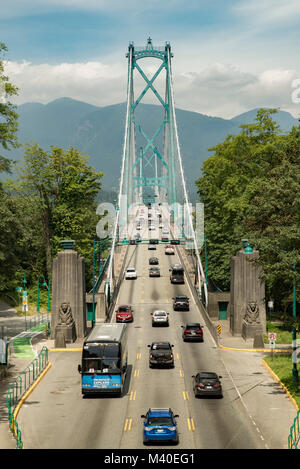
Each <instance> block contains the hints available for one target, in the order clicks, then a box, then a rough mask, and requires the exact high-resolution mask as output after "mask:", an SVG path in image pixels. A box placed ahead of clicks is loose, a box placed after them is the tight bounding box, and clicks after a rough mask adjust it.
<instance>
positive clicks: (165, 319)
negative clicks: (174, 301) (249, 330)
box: [151, 310, 169, 326]
mask: <svg viewBox="0 0 300 469" xmlns="http://www.w3.org/2000/svg"><path fill="white" fill-rule="evenodd" d="M151 315H152V326H169V314H168V313H167V312H166V311H162V310H157V311H154V312H153V313H151Z"/></svg>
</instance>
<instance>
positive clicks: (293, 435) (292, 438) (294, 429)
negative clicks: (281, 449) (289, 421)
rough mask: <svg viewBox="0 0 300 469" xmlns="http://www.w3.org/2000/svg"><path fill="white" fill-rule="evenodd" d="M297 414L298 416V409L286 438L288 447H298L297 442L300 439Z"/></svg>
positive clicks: (299, 424) (299, 411)
mask: <svg viewBox="0 0 300 469" xmlns="http://www.w3.org/2000/svg"><path fill="white" fill-rule="evenodd" d="M299 416H300V409H299V410H298V412H297V415H296V417H295V419H294V423H293V425H292V426H291V428H290V434H289V438H288V447H289V449H299V448H298V443H299V439H300V431H299V428H300V422H299Z"/></svg>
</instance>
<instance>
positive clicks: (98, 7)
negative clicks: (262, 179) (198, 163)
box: [0, 0, 300, 118]
mask: <svg viewBox="0 0 300 469" xmlns="http://www.w3.org/2000/svg"><path fill="white" fill-rule="evenodd" d="M299 26H300V1H299V0H260V1H259V0H251V1H249V0H210V1H207V0H206V1H203V0H190V1H189V2H186V0H164V1H162V0H152V1H150V2H141V1H140V0H127V1H123V0H122V1H121V0H11V1H10V2H6V3H5V5H2V6H1V16H0V31H1V34H0V41H3V42H5V44H6V45H7V47H8V49H9V51H8V54H7V56H6V60H7V64H6V72H7V74H8V75H9V77H10V79H11V81H12V82H13V83H15V84H16V85H17V86H18V87H19V90H20V91H19V96H18V98H17V99H16V102H17V103H18V104H19V103H23V102H28V101H37V102H42V103H47V102H49V101H51V100H53V99H56V98H59V97H63V96H69V97H71V98H74V99H79V100H82V101H86V102H89V103H91V104H96V105H100V106H101V105H102V106H104V105H109V104H115V103H118V102H123V101H125V99H126V81H127V63H126V58H125V54H126V51H127V48H128V44H129V41H133V42H134V43H135V45H136V46H141V45H144V44H146V40H147V37H148V36H149V35H150V36H151V37H152V39H153V43H154V44H155V45H164V44H165V42H166V41H169V42H170V43H171V47H172V51H173V53H174V59H173V81H174V89H175V100H176V106H177V107H180V108H182V109H188V110H192V111H196V112H201V113H204V114H209V115H215V116H220V117H226V118H229V117H233V116H234V115H236V114H239V113H241V112H244V111H247V110H249V109H252V108H255V107H259V106H268V107H271V106H272V107H280V108H281V109H284V110H288V111H289V112H291V113H292V114H293V115H294V116H298V115H299V114H300V105H299V103H295V102H293V100H292V98H291V95H292V91H293V89H294V88H293V83H295V80H297V79H299V78H300V64H299V30H300V27H299ZM149 67H150V68H149V70H150V71H151V70H152V68H151V67H153V65H152V64H151V65H149ZM299 96H300V92H299Z"/></svg>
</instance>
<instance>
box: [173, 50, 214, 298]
mask: <svg viewBox="0 0 300 469" xmlns="http://www.w3.org/2000/svg"><path fill="white" fill-rule="evenodd" d="M168 65H169V67H168V68H169V73H170V89H171V101H172V103H171V106H172V111H173V112H172V114H173V120H174V129H175V138H176V145H177V152H178V160H179V168H180V174H181V179H182V185H183V192H184V200H185V203H186V207H187V211H188V220H189V224H190V229H191V233H192V236H193V241H194V247H195V253H196V257H197V264H198V265H197V267H198V278H199V281H200V287H201V285H202V281H203V280H202V279H204V278H205V276H204V271H203V267H202V264H201V259H200V256H199V252H198V247H197V243H196V236H195V231H194V227H193V221H192V215H191V212H190V206H189V200H188V196H187V191H186V185H185V179H184V173H183V166H182V161H181V153H180V145H179V138H178V132H177V123H176V115H175V104H174V92H173V77H172V70H171V57H170V48H169V49H168ZM199 269H200V270H199ZM200 291H201V288H200ZM204 295H205V303H206V305H207V304H208V295H207V285H206V282H204Z"/></svg>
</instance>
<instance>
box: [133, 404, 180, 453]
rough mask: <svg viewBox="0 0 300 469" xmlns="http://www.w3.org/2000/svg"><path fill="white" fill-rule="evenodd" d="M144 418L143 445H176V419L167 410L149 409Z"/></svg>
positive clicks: (169, 410) (170, 411)
mask: <svg viewBox="0 0 300 469" xmlns="http://www.w3.org/2000/svg"><path fill="white" fill-rule="evenodd" d="M141 417H142V418H144V419H145V420H144V430H143V443H144V445H146V444H148V443H155V442H169V443H174V444H176V445H177V444H178V443H179V437H178V430H177V422H176V420H175V419H176V418H177V417H179V415H174V414H173V412H172V410H171V409H170V408H169V409H168V408H163V409H157V408H150V409H149V410H148V412H147V414H146V415H141Z"/></svg>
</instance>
